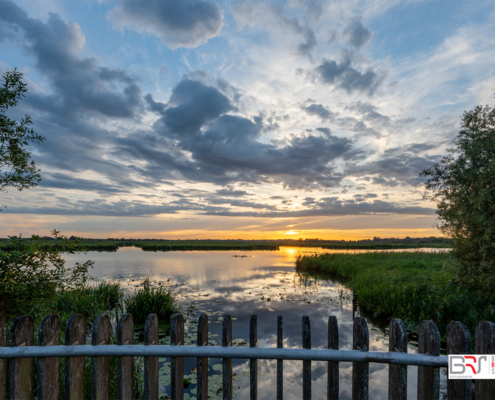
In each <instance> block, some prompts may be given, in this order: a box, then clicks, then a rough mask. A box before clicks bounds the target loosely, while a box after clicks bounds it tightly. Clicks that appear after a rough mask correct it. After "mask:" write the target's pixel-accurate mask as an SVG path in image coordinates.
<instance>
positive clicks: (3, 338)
mask: <svg viewBox="0 0 495 400" xmlns="http://www.w3.org/2000/svg"><path fill="white" fill-rule="evenodd" d="M0 347H7V320H6V319H5V318H4V317H2V316H0ZM8 370H9V362H8V360H7V359H0V400H6V399H7V371H8Z"/></svg>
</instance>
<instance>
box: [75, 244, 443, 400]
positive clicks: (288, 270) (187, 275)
mask: <svg viewBox="0 0 495 400" xmlns="http://www.w3.org/2000/svg"><path fill="white" fill-rule="evenodd" d="M422 250H424V251H438V249H422ZM367 251H368V250H356V251H355V252H367ZM387 251H390V250H387ZM402 251H403V250H402ZM411 251H418V249H414V250H411ZM335 252H343V251H341V250H326V249H321V248H290V247H281V249H280V250H279V251H256V252H253V251H251V252H242V251H190V252H156V253H154V252H143V251H142V250H140V249H137V248H122V249H119V250H118V251H117V252H116V253H115V252H89V253H88V254H86V255H72V256H68V257H67V260H68V265H69V266H70V265H71V263H72V262H74V261H85V260H87V259H91V260H94V261H95V267H94V269H93V270H92V272H91V273H92V275H93V276H94V277H95V278H96V280H105V279H119V280H120V281H121V282H122V284H123V286H124V287H125V288H126V290H132V289H133V287H134V286H137V285H138V284H139V282H140V281H141V279H142V277H143V276H147V275H151V276H153V278H154V279H155V280H156V281H167V280H170V281H169V282H170V284H172V285H174V286H175V285H177V290H178V291H180V296H179V297H180V300H181V304H182V309H183V310H184V311H185V310H187V309H193V310H194V311H193V312H192V313H191V315H189V317H187V318H186V320H187V322H190V321H191V320H196V319H197V316H198V314H199V313H201V312H207V313H208V315H209V316H210V318H209V331H210V333H211V335H210V340H211V344H215V343H216V342H217V341H218V342H221V339H220V338H221V335H220V334H221V329H222V324H221V319H222V318H221V315H223V314H231V315H232V317H233V319H234V320H233V338H235V339H242V340H239V341H237V342H242V341H244V342H248V341H249V318H250V315H251V314H256V315H258V340H259V343H258V346H259V347H276V321H277V315H283V318H284V346H285V347H301V335H302V333H301V332H302V327H301V321H302V316H303V315H309V316H310V318H311V333H312V346H313V348H326V345H327V329H328V328H327V326H328V325H327V324H328V317H329V316H330V315H335V316H336V317H337V319H338V323H339V335H340V338H339V339H340V348H341V349H352V308H351V305H350V297H351V296H350V293H349V291H348V290H347V289H345V288H344V287H343V286H342V285H341V284H340V283H339V282H332V281H330V280H326V281H325V280H319V281H318V280H315V279H311V278H310V279H303V278H302V277H301V276H300V275H298V274H297V273H296V272H295V269H294V266H295V260H296V257H297V256H299V255H310V254H315V253H335ZM353 252H354V251H353ZM236 256H237V257H236ZM240 256H245V257H240ZM191 304H192V306H193V307H190V306H191ZM186 325H187V326H186V331H187V332H188V333H189V335H190V336H189V337H188V340H187V341H186V344H187V342H188V341H190V342H191V343H194V339H195V337H196V330H195V325H194V324H189V323H187V324H186ZM369 331H370V350H371V351H388V341H387V335H386V333H384V332H383V331H381V330H380V329H379V328H378V327H376V326H373V324H371V323H369ZM217 335H218V336H217ZM409 352H416V348H415V347H414V346H410V347H409ZM163 361H164V362H162V364H161V365H162V375H163V377H162V378H161V386H162V387H163V390H164V391H165V392H166V393H168V394H169V395H170V386H169V362H168V361H170V360H165V359H163ZM219 363H220V360H219V359H211V360H210V364H209V367H210V374H211V376H210V388H212V387H213V389H214V390H213V391H212V392H210V394H211V395H212V398H215V397H216V396H215V397H213V396H214V394H215V393H216V389H217V388H220V387H221V385H220V380H219V377H220V375H219V374H220V372H221V371H219V370H218V367H219V366H218V364H219ZM261 364H262V365H260V366H259V371H258V374H259V376H258V389H259V395H258V398H259V399H273V398H274V396H275V393H276V392H275V381H276V380H275V378H276V369H275V366H276V362H275V361H265V362H261ZM233 365H234V373H236V374H237V376H236V377H235V379H237V381H235V382H234V388H236V389H237V390H236V393H238V397H237V398H238V399H248V398H249V375H248V371H249V363H248V361H247V360H234V363H233ZM193 368H195V360H194V359H191V360H186V370H185V374H189V376H188V378H189V379H190V381H191V385H190V386H189V387H188V388H187V390H186V392H187V393H188V395H190V396H191V398H195V396H194V395H195V390H194V387H195V374H194V373H192V372H194V371H191V369H193ZM351 368H352V365H351V363H341V364H340V398H341V399H350V398H351ZM312 379H313V389H312V392H313V398H314V399H321V398H326V385H327V375H326V363H325V362H313V364H312ZM416 379H417V368H416V367H408V398H411V399H415V398H416ZM387 387H388V366H387V365H385V364H370V398H372V399H386V398H387ZM219 394H221V393H219ZM301 396H302V361H285V362H284V398H286V399H300V398H301ZM218 398H220V397H218Z"/></svg>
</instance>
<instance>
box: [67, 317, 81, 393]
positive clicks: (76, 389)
mask: <svg viewBox="0 0 495 400" xmlns="http://www.w3.org/2000/svg"><path fill="white" fill-rule="evenodd" d="M85 343H86V321H85V320H84V316H83V315H81V314H74V315H72V316H71V317H70V318H69V321H67V325H66V326H65V345H66V346H83V345H84V344H85ZM65 399H66V400H84V357H67V358H66V359H65Z"/></svg>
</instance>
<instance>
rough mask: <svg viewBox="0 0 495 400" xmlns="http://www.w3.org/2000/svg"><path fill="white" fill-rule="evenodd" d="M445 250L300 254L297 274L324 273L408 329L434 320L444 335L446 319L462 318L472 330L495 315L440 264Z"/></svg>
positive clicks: (445, 260)
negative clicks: (479, 322)
mask: <svg viewBox="0 0 495 400" xmlns="http://www.w3.org/2000/svg"><path fill="white" fill-rule="evenodd" d="M450 260H451V255H450V254H448V253H425V252H413V253H412V252H374V253H361V254H323V255H320V256H317V257H303V258H300V259H299V260H298V261H297V263H296V268H297V269H298V270H299V271H301V272H304V271H305V272H311V271H323V272H327V273H330V274H335V275H338V276H341V277H344V278H347V279H348V280H347V282H346V285H348V286H349V287H352V285H354V284H355V285H356V291H357V293H358V298H359V304H360V306H361V307H365V308H367V309H369V310H372V311H373V312H374V313H375V314H376V315H384V316H390V317H394V318H402V319H403V320H405V321H406V322H407V323H408V325H409V327H410V329H413V330H414V327H416V329H417V327H418V325H419V322H421V321H422V320H424V319H431V320H433V321H435V323H436V324H437V325H438V328H439V329H440V333H441V334H442V335H445V333H446V329H447V325H448V324H449V322H450V321H462V322H464V323H465V324H466V325H467V326H468V327H469V328H470V329H471V330H472V331H473V330H474V326H475V325H476V323H477V322H478V321H480V320H494V317H495V313H494V311H493V310H492V309H491V307H490V306H489V305H487V304H486V303H485V302H483V301H482V298H481V296H479V294H478V293H477V292H474V291H470V290H468V289H467V288H465V287H462V286H459V285H456V284H455V283H453V281H452V274H451V272H450V271H449V269H447V268H445V266H446V265H448V264H449V262H450Z"/></svg>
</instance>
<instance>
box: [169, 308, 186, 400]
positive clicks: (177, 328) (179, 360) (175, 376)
mask: <svg viewBox="0 0 495 400" xmlns="http://www.w3.org/2000/svg"><path fill="white" fill-rule="evenodd" d="M170 345H171V346H183V345H184V317H183V316H182V314H175V315H174V316H173V318H172V325H171V327H170ZM171 360H172V363H171V364H172V365H171V380H172V382H171V386H172V393H171V394H172V399H174V400H183V398H184V358H183V357H172V358H171Z"/></svg>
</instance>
